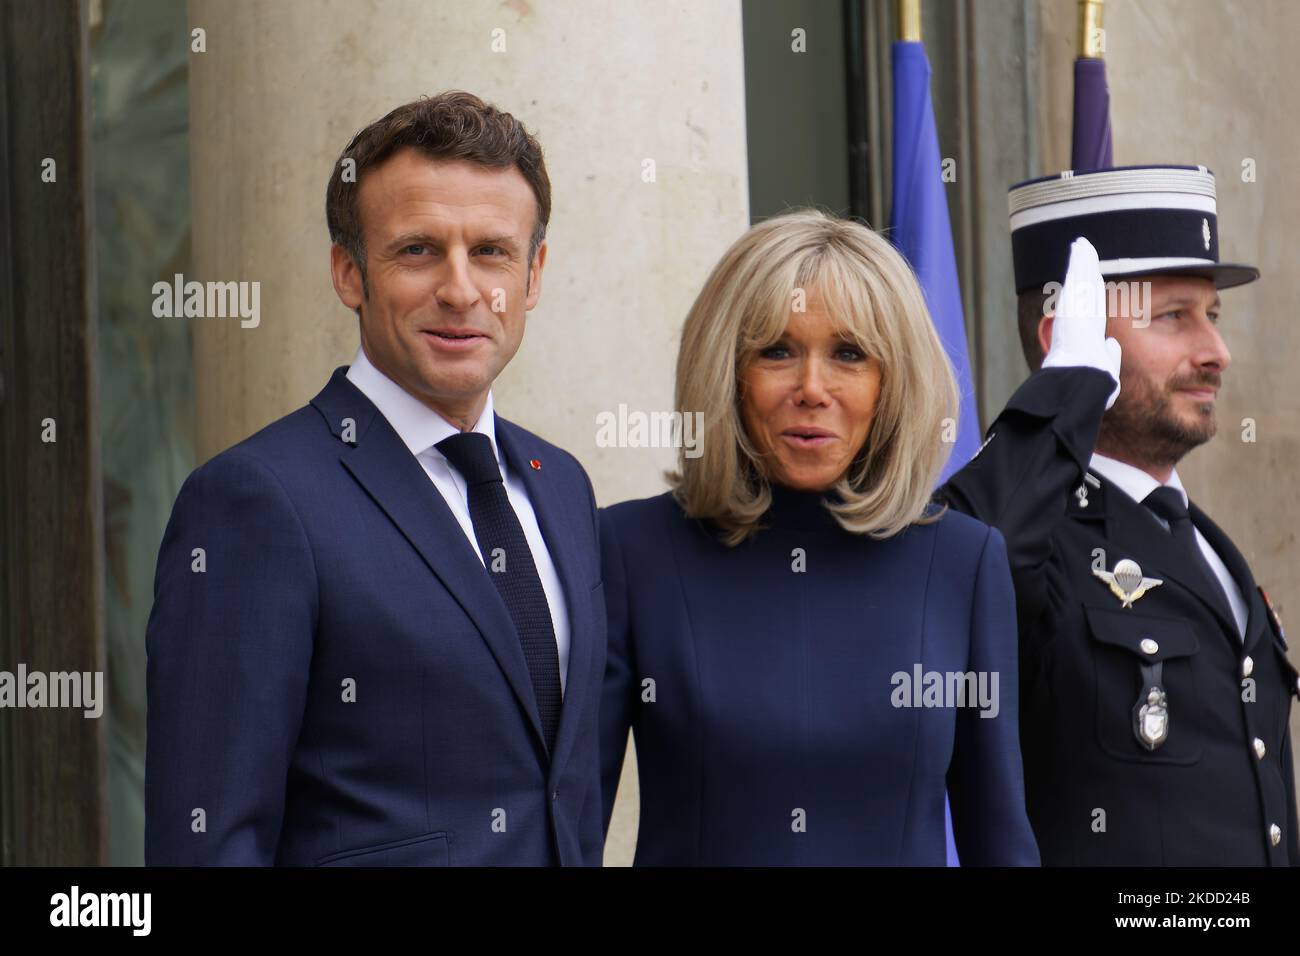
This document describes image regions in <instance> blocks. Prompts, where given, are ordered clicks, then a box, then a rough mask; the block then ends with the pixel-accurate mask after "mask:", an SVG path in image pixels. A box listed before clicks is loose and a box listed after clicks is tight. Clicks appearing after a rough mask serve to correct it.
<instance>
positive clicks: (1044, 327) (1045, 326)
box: [1038, 313, 1056, 355]
mask: <svg viewBox="0 0 1300 956" xmlns="http://www.w3.org/2000/svg"><path fill="white" fill-rule="evenodd" d="M1055 318H1056V316H1054V315H1051V314H1050V313H1049V314H1048V315H1044V316H1043V317H1042V318H1041V319H1039V320H1038V347H1039V348H1040V349H1042V350H1043V354H1044V355H1046V354H1047V353H1048V352H1049V351H1051V348H1052V320H1053V319H1055Z"/></svg>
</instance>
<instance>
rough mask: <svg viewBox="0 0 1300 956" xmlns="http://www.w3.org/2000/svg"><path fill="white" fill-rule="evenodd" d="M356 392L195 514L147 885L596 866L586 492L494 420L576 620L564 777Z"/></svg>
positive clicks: (249, 466) (517, 669)
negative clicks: (275, 873) (243, 869)
mask: <svg viewBox="0 0 1300 956" xmlns="http://www.w3.org/2000/svg"><path fill="white" fill-rule="evenodd" d="M346 371H347V370H346V368H340V369H337V370H336V371H335V372H334V375H333V377H332V378H331V379H330V381H329V384H328V385H326V387H325V388H324V389H323V390H322V391H321V393H320V394H319V395H317V396H316V397H315V398H314V399H313V400H312V402H311V405H310V406H307V407H304V408H301V409H299V410H298V411H296V412H294V413H293V414H291V415H288V416H287V417H285V418H282V419H280V420H279V421H277V422H275V423H273V424H271V425H270V426H268V427H267V428H265V429H263V430H262V431H260V432H258V433H257V434H256V435H253V436H252V437H251V438H249V439H247V440H246V441H243V442H241V443H240V444H238V445H236V446H235V447H233V448H231V449H229V450H227V451H225V452H223V453H222V454H220V455H217V456H216V457H215V458H213V459H212V460H211V461H209V462H208V463H207V464H205V465H203V467H201V468H199V469H198V470H197V471H195V472H194V473H193V474H192V475H190V477H189V478H188V480H187V481H186V482H185V484H184V486H183V487H182V488H181V491H180V495H179V497H178V498H177V499H176V504H175V507H174V509H173V511H172V516H171V520H170V522H169V523H168V525H167V530H166V534H165V536H164V538H163V542H162V548H161V550H160V552H159V555H158V568H157V576H156V579H155V585H154V606H153V612H152V614H151V616H150V618H149V628H148V634H147V650H148V657H149V662H148V695H149V716H148V751H147V758H146V769H145V801H146V802H145V856H146V862H148V863H150V864H180V865H194V864H237V865H260V864H273V863H274V864H287V865H322V866H380V865H417V864H418V865H433V864H531V865H541V864H550V863H557V862H558V863H562V864H580V863H588V864H599V862H600V852H601V846H602V843H603V840H602V832H601V820H600V809H601V805H600V778H599V773H598V763H597V749H598V748H597V743H598V739H597V738H598V733H597V720H596V711H597V707H598V705H599V699H600V681H601V675H602V674H603V671H604V664H605V655H604V645H605V609H604V604H603V601H602V598H601V590H600V573H599V557H598V555H599V552H598V543H597V537H596V510H595V500H594V498H593V496H592V493H591V486H590V484H589V483H588V481H587V477H586V475H585V474H584V472H583V470H582V468H581V466H580V465H579V464H578V463H577V461H576V460H575V459H574V458H573V457H572V456H570V455H569V454H568V453H567V452H564V451H561V450H560V449H558V448H556V447H554V446H552V445H549V444H547V443H546V442H544V441H542V440H541V439H539V438H537V437H536V436H535V435H531V434H529V433H528V432H526V431H524V430H523V429H521V428H519V427H517V426H515V425H512V424H510V423H509V422H507V421H504V420H502V419H500V418H498V419H497V421H496V434H497V440H498V443H499V445H500V448H501V449H502V452H503V453H504V455H505V457H506V460H507V463H508V465H509V467H510V468H512V469H513V470H514V471H515V472H516V473H517V474H519V475H521V476H522V477H523V480H524V482H525V484H526V486H527V489H528V495H529V498H530V499H531V501H532V504H533V507H534V509H535V511H536V513H537V518H538V523H539V525H540V526H541V529H542V534H543V536H544V537H545V539H546V542H547V546H548V549H549V550H550V552H551V555H552V557H553V558H554V561H555V565H556V567H557V569H558V572H559V576H560V579H561V581H562V583H563V587H564V596H565V600H566V602H567V604H568V611H569V620H570V627H571V632H572V644H571V647H570V655H569V670H568V677H567V684H566V690H565V698H564V706H563V712H562V715H561V719H560V726H559V736H558V740H557V743H556V747H555V753H554V755H553V757H548V755H547V753H546V748H545V744H544V742H543V739H542V735H541V725H540V720H539V717H538V713H537V705H536V701H535V698H534V695H533V691H532V686H531V684H530V681H529V677H528V669H527V666H526V664H525V662H524V657H523V651H522V649H521V647H520V644H519V639H518V637H517V635H516V632H515V628H514V625H513V624H512V622H511V620H510V616H509V613H508V612H507V610H506V607H505V604H504V603H503V602H502V600H501V598H500V596H499V595H498V593H497V591H496V588H495V587H494V586H493V584H492V582H491V581H490V580H489V578H488V573H487V571H486V569H485V568H484V567H483V564H482V563H481V562H480V560H479V558H478V557H477V556H476V555H475V553H474V550H473V548H472V547H471V545H470V543H469V541H468V540H467V539H466V537H465V534H464V532H463V531H462V530H461V527H460V525H459V524H458V523H457V521H456V519H455V517H454V516H453V515H452V513H451V511H450V509H449V508H448V507H447V505H446V503H445V502H444V501H443V499H442V497H441V496H440V495H439V494H438V491H437V489H436V488H435V487H434V486H433V484H432V482H430V480H429V478H428V475H427V474H426V473H425V471H424V469H423V468H422V466H421V465H420V463H419V462H418V461H417V460H416V458H415V457H414V456H413V455H412V454H411V453H410V451H409V450H408V449H407V447H406V446H405V445H404V444H403V443H402V441H401V439H400V438H399V437H398V436H397V434H396V432H394V431H393V429H392V427H391V426H390V425H389V423H388V421H387V420H386V419H385V418H384V417H383V416H382V415H381V414H379V412H378V410H377V409H376V408H375V406H374V405H373V404H372V403H371V402H370V400H369V399H367V398H366V397H365V396H364V395H363V394H362V393H361V392H360V391H359V390H358V389H357V388H356V387H355V386H354V385H353V384H352V383H351V382H349V381H348V380H347V378H346V376H345V373H346ZM349 420H350V422H351V423H353V424H354V426H355V443H354V444H347V443H345V441H343V440H342V438H343V436H344V429H345V428H347V427H348V422H349ZM534 459H536V460H537V461H538V462H539V463H540V464H541V468H540V470H536V469H534V468H532V467H530V466H529V462H530V461H531V460H534ZM197 548H202V549H203V552H204V553H203V555H202V559H203V561H204V562H205V564H206V569H205V570H203V571H202V572H201V573H198V572H196V571H195V570H194V569H193V568H194V565H195V562H196V561H197V560H198V559H197V558H195V557H194V556H193V552H194V549H197ZM348 687H353V688H355V702H349V701H348V700H346V697H347V696H348V693H347V689H348ZM198 811H202V812H201V813H199V812H198ZM200 824H202V825H200Z"/></svg>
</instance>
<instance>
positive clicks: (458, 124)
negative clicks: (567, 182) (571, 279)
mask: <svg viewBox="0 0 1300 956" xmlns="http://www.w3.org/2000/svg"><path fill="white" fill-rule="evenodd" d="M408 146H409V147H412V148H414V149H417V150H419V151H420V152H421V153H422V154H423V155H425V156H427V157H429V158H430V159H443V160H463V161H465V162H469V163H475V164H477V165H479V166H490V167H497V168H504V167H509V166H514V167H516V168H517V169H518V170H519V172H520V173H522V174H523V177H524V179H525V180H527V182H528V185H529V186H530V187H532V190H533V195H534V196H535V197H536V199H537V222H536V223H535V225H534V226H533V234H532V237H531V239H530V240H529V243H528V263H529V265H532V261H533V256H534V255H535V254H536V253H537V250H538V248H539V247H540V246H541V244H542V241H543V240H544V239H545V238H546V224H547V222H549V221H550V218H551V180H550V178H549V177H548V176H547V175H546V163H545V162H544V161H543V159H542V147H541V146H540V145H539V144H538V142H537V140H536V139H534V138H533V137H532V136H531V135H530V134H529V133H528V131H527V130H526V129H524V127H523V124H522V123H520V122H519V121H518V120H517V119H515V118H514V117H513V116H511V115H510V114H509V113H506V112H503V111H502V110H499V109H497V108H496V107H495V106H491V105H489V104H487V103H485V102H483V100H481V99H479V98H478V97H477V96H475V95H474V94H473V93H466V92H464V91H463V90H449V91H448V92H446V93H439V94H438V95H437V96H429V97H424V96H422V97H420V98H419V99H418V100H413V101H412V102H410V103H405V104H403V105H402V106H399V107H397V109H395V110H393V111H392V112H390V113H389V114H388V115H387V116H385V117H383V118H382V119H378V120H375V122H373V123H371V124H370V125H369V126H367V127H366V128H365V129H363V130H361V131H360V132H359V133H357V135H356V136H354V137H352V142H350V143H348V145H347V147H346V148H345V149H344V150H343V152H342V153H341V154H340V155H339V158H338V161H337V162H336V163H335V164H334V171H333V173H331V174H330V181H329V186H328V187H326V190H325V220H326V222H327V223H328V224H329V230H330V240H331V241H332V242H334V243H335V244H336V245H339V246H342V247H343V248H344V249H345V250H346V251H347V252H348V254H349V255H350V256H352V261H353V262H355V263H356V264H357V268H359V269H360V270H361V278H362V282H363V284H364V282H365V275H366V247H365V241H364V238H363V236H362V232H361V202H360V198H359V196H358V188H359V187H360V185H361V177H362V176H364V175H365V172H366V170H367V169H370V168H372V167H374V166H378V165H379V164H380V163H382V162H383V161H384V160H386V159H388V157H390V156H391V155H393V153H395V152H397V151H398V150H399V149H403V148H405V147H408ZM347 159H351V160H352V161H353V162H354V163H355V164H356V167H355V170H354V171H353V172H354V175H353V176H352V177H351V178H350V179H349V180H344V178H343V172H344V160H347Z"/></svg>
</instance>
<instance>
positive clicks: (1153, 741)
mask: <svg viewBox="0 0 1300 956" xmlns="http://www.w3.org/2000/svg"><path fill="white" fill-rule="evenodd" d="M1161 668H1162V664H1161V663H1160V662H1159V661H1157V662H1156V663H1154V664H1143V665H1142V693H1141V694H1140V695H1139V696H1138V699H1137V703H1136V704H1134V705H1133V736H1134V737H1136V738H1137V742H1138V743H1139V744H1141V745H1142V746H1143V747H1145V748H1146V749H1147V750H1155V749H1156V748H1157V747H1159V746H1160V745H1161V744H1163V743H1164V742H1165V741H1166V740H1168V739H1169V699H1168V696H1167V695H1166V694H1165V689H1164V688H1163V687H1162V686H1161Z"/></svg>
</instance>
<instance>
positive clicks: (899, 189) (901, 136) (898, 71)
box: [889, 40, 980, 866]
mask: <svg viewBox="0 0 1300 956" xmlns="http://www.w3.org/2000/svg"><path fill="white" fill-rule="evenodd" d="M893 66H894V195H893V201H892V204H891V206H892V208H891V210H890V217H889V229H890V236H891V237H892V238H893V240H894V245H895V246H897V247H898V250H899V251H900V252H902V253H903V255H904V256H906V257H907V261H908V262H910V263H911V264H912V269H913V271H915V272H916V276H917V278H918V279H919V280H920V282H921V290H922V291H923V292H924V293H925V301H926V305H928V306H929V308H930V316H931V318H933V319H934V325H935V328H937V329H938V330H939V338H940V339H942V340H943V346H944V349H945V350H947V352H948V359H949V361H951V362H952V367H953V371H954V372H955V373H956V375H957V387H958V389H959V390H960V393H961V402H960V405H959V406H958V412H957V431H956V435H955V438H956V441H955V443H954V445H953V449H952V454H951V455H950V456H949V458H948V464H947V465H945V466H944V470H943V474H942V475H941V476H940V479H939V480H940V482H943V481H946V480H947V478H948V476H949V475H951V474H952V473H953V472H955V471H958V470H959V469H960V468H961V467H962V466H963V465H965V464H966V462H968V461H969V460H970V459H971V457H972V456H973V455H974V454H975V452H976V451H978V450H979V445H980V441H979V419H978V416H977V414H976V411H975V390H974V387H973V386H972V384H971V374H970V352H969V350H968V349H967V346H966V321H965V318H964V317H963V313H962V308H961V287H960V286H959V285H958V283H957V256H956V253H954V252H953V247H952V226H951V224H950V223H949V221H948V198H947V196H945V195H944V183H943V171H942V167H941V166H940V156H939V133H938V131H937V129H936V128H935V125H934V104H933V103H932V102H931V100H930V61H929V59H928V58H927V57H926V55H925V47H924V46H923V45H921V44H920V43H916V42H911V41H904V40H900V41H897V42H895V43H894V47H893ZM944 824H945V827H946V830H947V838H948V865H949V866H957V865H958V860H957V849H956V845H955V842H954V840H953V835H952V814H951V812H950V811H949V809H948V805H947V802H946V801H945V803H944Z"/></svg>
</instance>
